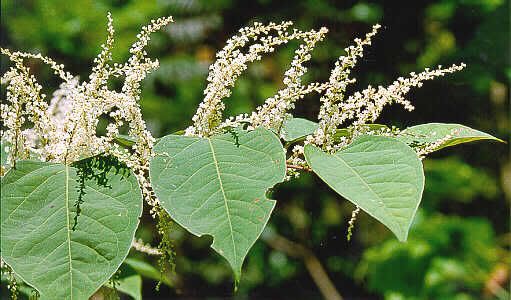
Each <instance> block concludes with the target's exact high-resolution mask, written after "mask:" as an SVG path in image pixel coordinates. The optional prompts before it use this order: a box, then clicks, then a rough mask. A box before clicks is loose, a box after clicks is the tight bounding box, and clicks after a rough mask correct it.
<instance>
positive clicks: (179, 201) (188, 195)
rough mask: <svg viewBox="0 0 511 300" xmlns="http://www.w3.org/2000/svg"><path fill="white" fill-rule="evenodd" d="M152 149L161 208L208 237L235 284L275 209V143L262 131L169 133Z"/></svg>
mask: <svg viewBox="0 0 511 300" xmlns="http://www.w3.org/2000/svg"><path fill="white" fill-rule="evenodd" d="M154 151H155V153H156V157H155V158H154V159H153V160H152V161H151V166H150V177H151V182H152V184H153V187H154V190H155V192H156V195H157V196H158V198H159V199H160V201H161V204H162V206H163V207H164V208H165V210H166V211H167V212H168V213H169V214H170V215H171V217H172V218H173V219H174V220H175V221H176V222H177V223H179V224H180V225H181V226H183V227H184V228H186V229H187V230H188V231H190V232H191V233H193V234H195V235H197V236H202V235H211V236H212V237H213V244H212V245H211V247H212V248H213V249H214V250H215V251H217V252H218V253H219V254H220V255H222V256H223V257H225V258H226V259H227V261H228V262H229V264H230V265H231V267H232V269H233V270H234V275H235V279H236V281H238V280H239V278H240V275H241V266H242V264H243V260H244V259H245V256H246V255H247V253H248V251H249V249H250V248H251V247H252V245H253V244H254V242H255V241H256V240H257V238H258V237H259V235H260V234H261V232H262V230H263V229H264V227H265V226H266V223H267V222H268V219H269V217H270V214H271V212H272V210H273V207H274V206H275V201H274V200H269V199H268V198H267V197H266V193H267V190H268V189H269V188H271V187H273V186H274V185H275V184H277V183H279V182H281V181H283V179H284V176H285V172H286V166H285V155H284V151H283V148H282V145H281V144H280V141H279V139H278V138H277V137H276V136H275V134H273V133H272V132H271V131H269V130H266V129H262V128H258V129H256V130H254V131H250V132H247V131H242V130H235V131H233V132H231V133H227V134H222V135H218V136H213V137H211V138H198V137H188V136H177V135H169V136H166V137H163V138H162V139H161V140H160V141H159V142H158V143H157V144H156V145H155V148H154Z"/></svg>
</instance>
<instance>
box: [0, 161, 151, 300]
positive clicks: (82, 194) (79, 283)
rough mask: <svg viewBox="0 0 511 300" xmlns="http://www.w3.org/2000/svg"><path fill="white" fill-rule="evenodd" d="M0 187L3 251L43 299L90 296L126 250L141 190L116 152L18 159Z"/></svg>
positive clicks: (136, 219) (136, 218)
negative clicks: (68, 161)
mask: <svg viewBox="0 0 511 300" xmlns="http://www.w3.org/2000/svg"><path fill="white" fill-rule="evenodd" d="M1 186H2V193H1V194H2V195H1V229H2V236H1V252H2V258H3V259H4V261H5V262H6V263H7V264H8V265H9V266H10V267H11V268H12V269H13V270H14V272H15V273H16V274H18V275H19V276H20V277H21V278H22V279H23V280H24V281H25V282H26V283H28V284H30V285H31V286H33V287H34V288H35V289H37V290H38V291H39V292H40V294H41V299H73V300H79V299H88V297H89V296H90V295H92V294H93V293H94V292H95V291H96V290H97V289H98V288H99V287H101V285H103V284H104V283H105V282H106V281H107V280H108V279H109V278H110V277H111V276H112V274H114V272H115V271H116V270H117V269H118V267H119V265H120V264H121V263H122V261H123V260H124V258H125V257H126V255H127V254H128V251H129V249H130V247H131V242H132V240H133V237H134V234H135V230H136V229H137V226H138V223H139V217H140V216H141V213H142V195H141V192H140V189H139V187H138V183H137V181H136V179H135V176H134V175H132V173H131V172H130V171H129V169H127V168H125V167H124V166H123V165H121V164H119V163H118V162H117V161H116V160H115V159H112V158H108V157H93V158H89V159H86V160H83V161H79V162H77V163H75V164H73V165H71V166H69V165H64V164H59V163H48V162H38V161H18V162H17V164H16V168H15V169H11V170H9V172H8V173H7V174H6V175H5V177H3V178H2V181H1ZM80 201H81V204H80V210H81V212H80V214H79V215H77V207H76V206H75V204H76V203H78V202H80ZM75 217H76V221H77V223H76V224H75ZM73 228H74V230H73Z"/></svg>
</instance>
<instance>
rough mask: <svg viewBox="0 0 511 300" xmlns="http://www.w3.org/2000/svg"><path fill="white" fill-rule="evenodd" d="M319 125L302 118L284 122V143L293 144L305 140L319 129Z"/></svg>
mask: <svg viewBox="0 0 511 300" xmlns="http://www.w3.org/2000/svg"><path fill="white" fill-rule="evenodd" d="M318 126H319V125H318V123H316V122H312V121H309V120H307V119H302V118H290V119H287V120H285V121H284V124H283V125H282V136H283V138H284V141H286V142H292V141H294V140H297V139H300V138H304V137H306V136H307V135H309V134H312V133H314V131H316V129H317V128H318Z"/></svg>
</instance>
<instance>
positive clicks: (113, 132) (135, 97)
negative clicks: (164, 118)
mask: <svg viewBox="0 0 511 300" xmlns="http://www.w3.org/2000/svg"><path fill="white" fill-rule="evenodd" d="M170 22H172V18H171V17H166V18H159V19H157V20H152V21H151V23H150V24H149V25H147V26H144V27H143V28H142V31H141V32H140V34H138V35H137V40H136V42H135V43H134V44H133V45H132V47H131V49H130V54H131V57H130V58H129V59H128V61H127V62H126V63H124V64H117V63H113V64H111V63H110V61H111V51H112V48H113V44H114V27H113V20H112V17H111V15H110V14H108V25H107V31H108V36H107V40H106V42H105V44H103V45H102V46H101V47H102V51H101V52H100V54H99V55H98V56H97V57H96V58H95V60H94V67H93V69H92V73H91V74H90V76H89V80H88V81H84V82H81V83H80V82H78V79H77V78H74V77H73V76H72V75H71V74H69V73H67V72H64V70H63V66H62V65H58V64H56V63H55V62H53V61H52V60H51V59H49V58H46V57H43V56H41V55H39V54H36V55H34V54H29V53H21V52H10V51H9V50H7V49H1V51H2V54H4V55H6V56H8V57H9V59H10V60H11V61H13V62H14V64H15V66H14V67H12V68H10V69H9V71H7V72H6V73H5V74H4V75H3V76H2V83H5V84H7V88H6V90H7V99H6V100H7V104H2V107H1V116H2V121H3V125H4V127H5V128H6V129H5V130H4V131H3V132H2V139H3V140H5V142H6V143H7V144H8V145H11V149H9V151H8V154H9V162H10V163H11V164H14V161H15V160H16V159H20V158H26V157H28V156H29V155H31V154H32V153H33V154H34V155H37V156H38V158H39V159H41V160H43V161H54V162H61V163H66V164H69V163H72V162H74V161H77V160H79V159H81V158H84V157H89V156H94V155H98V154H103V153H106V154H111V155H114V156H115V157H117V158H118V159H119V160H120V161H122V162H124V163H125V164H126V165H127V166H128V167H129V168H131V169H132V170H133V171H134V173H135V175H136V177H137V179H138V181H139V183H140V186H141V188H142V191H143V194H144V196H145V198H146V200H147V201H148V202H149V204H151V205H152V206H153V207H154V206H155V205H156V204H157V199H156V198H155V197H154V195H153V193H152V189H151V187H150V184H149V182H148V179H147V178H148V177H147V175H148V174H147V171H148V165H149V160H150V158H151V155H152V147H153V143H154V141H155V139H154V138H153V136H152V135H151V133H150V132H149V131H148V130H147V128H146V124H145V121H144V120H143V119H142V113H141V109H140V105H139V101H140V83H141V81H142V80H143V79H144V78H145V77H146V76H147V74H148V73H149V72H150V71H151V70H153V69H154V68H157V67H158V61H156V60H154V61H153V60H151V59H149V58H148V57H147V53H146V52H145V50H144V48H145V46H146V45H147V43H148V42H149V40H150V34H151V33H153V32H156V31H158V30H160V29H161V28H163V27H164V26H166V25H168V24H169V23H170ZM26 58H36V59H40V60H42V61H43V62H45V63H46V64H48V65H49V66H50V67H51V68H52V69H53V70H54V72H55V74H57V75H59V76H60V78H61V79H62V80H63V81H64V82H63V83H62V85H61V86H60V89H58V90H56V91H55V93H54V94H53V98H52V99H51V101H50V104H49V105H48V104H47V103H46V102H45V101H44V98H45V95H42V94H41V93H40V91H41V86H40V85H39V84H37V82H36V80H35V78H34V77H33V76H32V75H30V74H29V69H28V67H26V66H25V65H24V59H26ZM112 77H124V83H123V86H122V90H121V92H117V91H114V90H111V89H109V88H108V86H107V83H108V80H109V79H111V78H112ZM104 115H107V116H109V117H110V118H111V119H112V120H113V122H112V123H110V124H109V125H108V126H107V132H106V134H105V135H104V136H98V135H97V125H98V122H99V120H100V118H101V117H102V116H104ZM27 121H29V122H30V123H31V124H33V126H32V127H31V128H29V129H23V128H24V127H26V125H29V124H28V123H27ZM125 123H126V125H127V127H128V128H129V130H128V135H129V136H130V137H132V138H133V139H134V140H135V144H134V145H133V146H132V149H130V150H131V151H130V150H128V149H126V148H123V147H121V146H120V145H119V144H118V143H116V138H117V137H118V136H119V129H120V128H121V127H122V126H123V125H124V124H125ZM27 135H30V138H28V137H27Z"/></svg>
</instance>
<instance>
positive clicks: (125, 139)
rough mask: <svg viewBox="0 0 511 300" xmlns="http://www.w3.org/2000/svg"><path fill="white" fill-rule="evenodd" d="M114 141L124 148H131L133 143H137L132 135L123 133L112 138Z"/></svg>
mask: <svg viewBox="0 0 511 300" xmlns="http://www.w3.org/2000/svg"><path fill="white" fill-rule="evenodd" d="M114 141H115V142H116V143H117V144H119V145H120V146H123V147H126V148H131V147H132V146H133V145H135V144H136V143H137V140H136V139H135V138H134V137H132V136H129V135H125V134H119V135H118V136H117V137H115V138H114Z"/></svg>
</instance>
